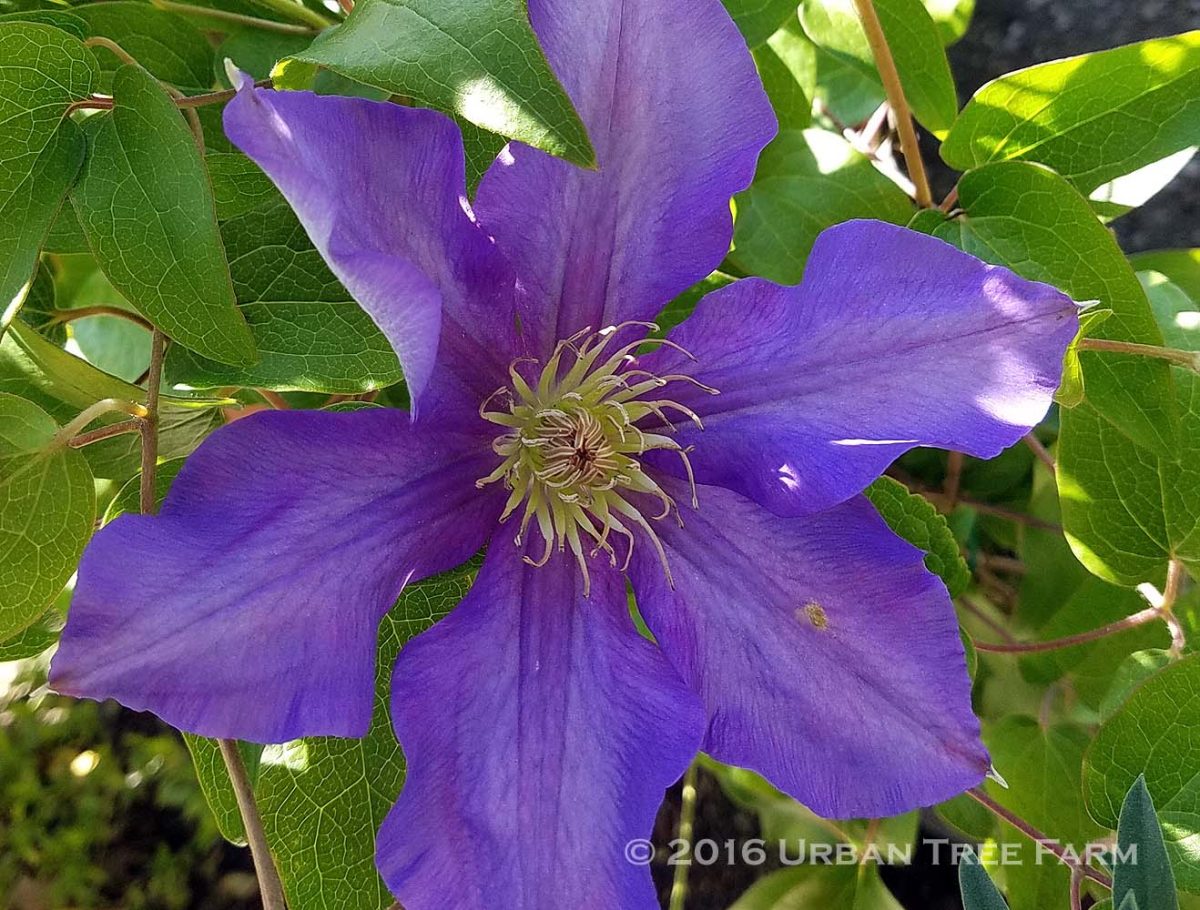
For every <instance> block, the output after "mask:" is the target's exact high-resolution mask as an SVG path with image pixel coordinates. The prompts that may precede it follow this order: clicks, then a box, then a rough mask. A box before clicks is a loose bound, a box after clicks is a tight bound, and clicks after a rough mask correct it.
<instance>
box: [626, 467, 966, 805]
mask: <svg viewBox="0 0 1200 910" xmlns="http://www.w3.org/2000/svg"><path fill="white" fill-rule="evenodd" d="M665 483H666V484H667V485H668V489H669V491H670V492H672V493H673V494H674V495H676V496H677V497H680V501H685V500H684V499H683V498H682V497H685V496H686V492H687V491H686V488H685V487H684V486H683V484H682V482H680V481H672V480H668V481H665ZM699 497H700V510H699V511H698V512H693V511H690V510H688V511H685V513H684V516H683V518H684V522H685V526H684V527H682V528H680V527H677V526H676V525H675V523H674V522H670V521H664V522H662V523H661V528H657V529H656V530H658V532H659V534H660V535H661V536H662V540H663V545H664V547H665V549H666V554H667V559H668V561H669V563H670V567H671V572H672V574H673V577H674V582H675V584H674V588H672V587H671V586H670V585H669V584H668V583H667V581H666V579H665V577H664V574H663V570H662V566H661V565H660V563H659V561H658V559H657V557H656V556H655V554H654V553H653V552H652V551H651V550H650V549H649V548H647V547H644V546H641V545H639V548H638V549H637V550H635V554H634V564H633V567H632V577H633V585H634V591H635V592H636V594H637V598H638V608H639V609H640V610H641V612H642V616H643V617H644V618H645V620H646V624H647V625H648V626H649V627H650V631H652V632H653V633H654V635H655V637H656V638H657V640H658V642H659V645H660V647H661V648H662V650H663V653H665V654H666V655H667V657H668V658H669V659H670V660H671V661H672V663H674V664H675V666H676V667H677V668H678V669H679V671H680V673H681V674H682V675H683V677H684V678H685V679H686V680H688V682H689V683H690V684H691V685H692V686H693V687H694V688H695V689H696V691H698V692H700V693H701V696H702V697H703V699H704V702H705V705H706V706H707V709H708V716H709V722H708V732H707V734H706V737H705V741H704V744H703V745H702V746H701V748H702V749H703V750H704V751H705V752H708V753H709V754H711V755H712V757H713V758H715V759H717V760H719V761H724V762H728V763H730V764H734V765H741V766H743V767H747V768H751V769H753V770H755V771H758V772H760V773H761V774H763V775H764V776H765V777H766V778H767V779H768V780H770V781H771V782H772V783H773V784H775V785H776V786H777V787H779V788H781V789H782V790H785V791H786V792H788V793H790V794H791V795H793V796H794V797H796V798H797V799H799V800H800V801H801V802H802V803H804V804H805V805H807V806H808V807H809V808H811V809H812V810H813V811H814V812H817V813H819V814H820V815H824V816H826V817H831V818H847V817H878V816H885V815H895V814H897V813H900V812H905V811H907V810H909V809H913V808H916V807H917V806H924V805H929V804H931V803H936V802H938V801H940V800H944V799H948V798H949V797H951V796H954V795H955V794H957V793H960V792H962V791H963V790H966V789H968V788H970V787H972V786H974V785H976V784H978V783H979V782H980V780H981V779H982V778H983V776H984V774H985V772H986V771H987V769H988V766H989V762H988V756H987V753H986V751H985V750H984V748H983V745H982V744H981V742H980V740H979V722H978V720H976V718H975V715H974V714H973V713H972V712H971V681H970V679H969V677H968V676H967V668H966V663H965V661H964V658H963V647H962V643H961V641H960V639H959V635H958V623H957V621H956V619H955V615H954V609H953V607H952V606H951V603H950V598H949V596H948V595H947V593H946V589H945V587H944V586H943V585H942V583H941V582H940V581H939V580H938V579H937V578H936V577H935V576H933V575H931V574H930V573H929V572H928V571H927V570H926V569H925V566H924V564H923V561H922V554H921V552H920V551H918V550H917V549H916V548H914V547H912V546H910V545H909V544H907V543H905V542H904V541H902V540H900V539H899V538H898V537H896V536H895V535H894V534H893V533H892V532H891V530H890V529H889V528H888V527H887V525H886V524H884V522H883V520H882V519H881V518H880V517H879V516H878V514H876V512H875V510H874V508H873V507H872V506H871V505H870V503H869V502H867V501H866V499H865V498H863V497H855V498H854V499H853V500H851V501H849V502H847V503H844V504H842V505H840V506H838V507H836V508H834V509H831V510H830V511H828V512H824V513H822V514H819V515H811V516H804V517H801V518H782V517H779V516H776V515H773V514H771V513H770V512H768V511H767V510H766V509H763V508H762V507H761V506H759V505H757V504H756V503H753V502H751V501H750V500H748V499H745V498H743V497H741V496H739V495H738V494H736V493H733V492H731V491H729V490H725V489H722V488H720V487H701V488H700V490H699Z"/></svg>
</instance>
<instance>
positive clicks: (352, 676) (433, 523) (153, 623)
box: [50, 408, 503, 742]
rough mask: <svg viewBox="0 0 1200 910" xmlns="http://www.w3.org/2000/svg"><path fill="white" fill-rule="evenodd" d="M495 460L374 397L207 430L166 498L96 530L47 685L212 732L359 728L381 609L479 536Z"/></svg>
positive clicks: (493, 514)
mask: <svg viewBox="0 0 1200 910" xmlns="http://www.w3.org/2000/svg"><path fill="white" fill-rule="evenodd" d="M492 461H494V456H492V455H491V453H490V451H489V450H488V448H487V445H486V442H483V443H481V442H480V440H479V439H477V438H473V437H458V436H451V435H449V434H444V433H435V432H430V431H425V430H418V429H416V428H414V426H413V425H412V423H411V421H410V420H409V418H408V415H407V414H405V413H403V412H401V411H393V410H387V409H383V408H380V409H377V410H376V409H372V410H364V411H358V412H354V413H347V414H336V413H326V412H319V411H308V412H306V411H292V412H284V411H276V412H270V413H261V414H255V415H252V416H250V417H247V418H244V419H243V420H239V421H237V422H236V423H234V424H231V425H230V426H228V427H225V428H223V429H221V430H219V431H217V432H216V433H214V434H213V435H212V436H211V437H210V438H209V439H208V440H206V441H205V443H204V444H203V445H202V446H201V447H200V448H199V449H198V450H197V451H196V453H195V454H194V455H192V456H191V458H190V459H189V460H188V462H187V463H186V464H185V466H184V468H183V470H182V471H181V472H180V474H179V476H178V477H177V478H176V480H175V483H174V485H173V486H172V488H171V492H170V493H169V494H168V496H167V498H166V501H165V502H164V503H163V507H162V511H161V512H160V514H158V515H152V516H151V515H147V516H143V515H125V516H122V517H120V518H118V519H116V520H115V521H114V522H112V523H111V524H110V525H108V526H107V527H105V528H104V529H103V530H101V531H100V532H99V533H98V534H97V535H96V536H95V537H94V538H93V540H92V542H91V544H90V545H89V546H88V548H87V551H86V552H85V553H84V556H83V561H82V563H81V564H80V567H79V581H78V584H77V586H76V589H75V596H74V599H73V601H72V604H71V609H70V612H69V615H68V617H67V626H66V629H64V631H63V636H62V643H61V644H60V646H59V650H58V653H57V654H56V655H55V657H54V660H53V663H52V665H51V671H50V684H51V686H52V687H53V688H55V689H57V690H58V691H59V692H63V693H66V694H70V695H75V696H81V697H88V698H96V699H101V698H115V699H116V700H117V701H119V702H120V703H121V704H123V705H125V706H126V707H129V708H133V709H135V710H143V711H152V712H154V713H155V714H157V715H158V716H159V717H161V718H162V719H163V720H165V721H167V722H168V723H169V724H171V725H172V726H175V727H178V728H180V729H182V730H190V731H192V732H195V733H201V734H204V735H205V736H219V737H226V738H235V737H236V738H238V739H246V740H253V741H256V742H284V741H287V740H290V739H295V738H296V737H299V736H312V735H318V734H330V735H336V736H362V735H363V734H365V733H366V731H367V727H368V725H369V723H370V718H371V706H372V701H373V693H374V684H373V679H374V663H375V641H376V633H377V629H378V625H379V620H380V619H381V618H382V616H383V614H384V613H386V612H387V610H388V609H389V608H390V607H391V606H392V604H393V603H394V602H395V600H396V597H397V596H398V595H399V593H400V591H401V589H402V588H403V587H404V585H405V584H406V583H407V582H409V581H415V580H417V579H420V578H423V577H426V576H429V575H432V574H434V573H437V572H442V571H445V570H447V569H450V568H452V567H454V566H455V565H458V564H459V563H461V562H463V561H464V560H466V559H468V558H470V556H471V555H472V554H473V553H475V552H476V551H477V550H478V549H479V547H480V546H482V545H483V543H484V541H485V540H486V539H487V536H488V534H489V533H490V531H491V529H492V528H493V526H494V524H493V523H494V522H495V520H496V518H497V516H498V513H499V506H500V505H502V502H503V498H502V497H501V499H500V501H499V502H497V500H496V498H495V496H493V495H484V494H482V493H481V492H480V491H478V490H476V489H475V485H474V480H475V478H477V477H479V476H481V475H482V474H484V473H486V472H487V471H488V470H490V465H491V462H492Z"/></svg>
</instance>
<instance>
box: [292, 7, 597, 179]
mask: <svg viewBox="0 0 1200 910" xmlns="http://www.w3.org/2000/svg"><path fill="white" fill-rule="evenodd" d="M294 59H297V60H302V61H306V62H309V63H316V64H319V65H321V66H325V67H328V68H329V69H331V70H333V71H334V72H337V73H341V74H342V75H344V76H348V77H349V78H351V79H355V80H357V81H359V82H364V83H366V84H368V85H373V86H376V87H378V88H381V89H384V90H385V91H388V92H391V93H394V94H398V95H406V96H409V97H411V98H413V99H414V100H415V101H416V102H418V103H419V104H422V105H425V106H428V107H433V108H437V109H438V110H442V111H446V112H447V113H451V114H455V115H457V116H460V117H462V118H464V119H466V120H468V121H470V122H471V123H474V124H475V125H476V126H480V127H483V128H484V129H486V130H491V131H492V132H494V133H500V134H502V135H505V136H509V137H511V138H513V139H519V140H521V141H522V142H526V143H528V144H529V145H532V146H534V147H536V148H540V149H542V150H543V151H546V152H549V153H550V154H552V155H558V156H560V157H563V158H566V159H567V160H569V161H573V162H575V163H576V164H580V165H584V166H589V167H590V166H593V165H594V164H595V161H596V153H595V151H594V150H593V149H592V145H591V142H590V141H589V140H588V137H587V131H586V129H585V128H584V125H583V121H581V120H580V119H579V115H578V114H577V113H576V112H575V109H574V108H573V107H572V106H571V99H570V98H568V97H567V93H566V92H565V91H564V90H563V88H562V86H561V85H559V83H558V80H557V79H556V78H555V76H554V73H553V72H552V71H551V69H550V65H549V63H547V61H546V57H545V55H544V54H543V53H542V50H541V47H540V46H539V45H538V42H537V37H536V36H535V35H534V32H533V27H532V26H531V25H530V24H529V16H528V13H527V11H526V8H525V3H523V2H521V3H516V2H511V0H459V2H457V3H441V2H438V0H360V2H359V3H357V4H356V5H355V7H354V11H353V12H352V13H351V14H350V16H349V18H348V19H347V20H346V21H345V22H344V23H343V24H342V25H340V26H338V27H337V28H335V29H331V30H330V31H327V32H325V33H324V34H323V35H321V36H320V37H319V38H317V40H316V41H314V42H313V44H312V46H311V47H310V48H308V50H306V51H303V52H302V53H300V54H297V55H296V56H295V58H294Z"/></svg>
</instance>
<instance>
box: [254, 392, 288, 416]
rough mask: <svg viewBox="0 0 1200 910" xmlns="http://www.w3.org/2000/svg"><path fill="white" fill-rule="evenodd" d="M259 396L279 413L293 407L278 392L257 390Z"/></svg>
mask: <svg viewBox="0 0 1200 910" xmlns="http://www.w3.org/2000/svg"><path fill="white" fill-rule="evenodd" d="M254 391H256V392H258V394H259V396H260V397H261V398H262V400H263V401H265V402H266V403H267V404H269V405H270V406H271V407H273V408H274V409H275V410H277V411H286V410H288V409H289V408H290V407H291V405H290V404H288V403H287V399H286V398H284V397H283V396H282V395H280V394H279V393H278V392H272V391H271V390H270V389H255V390H254Z"/></svg>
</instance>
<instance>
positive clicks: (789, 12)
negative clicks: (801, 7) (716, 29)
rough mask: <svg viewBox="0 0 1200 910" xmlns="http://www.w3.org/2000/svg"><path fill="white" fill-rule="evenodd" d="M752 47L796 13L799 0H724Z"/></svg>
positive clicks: (765, 38)
mask: <svg viewBox="0 0 1200 910" xmlns="http://www.w3.org/2000/svg"><path fill="white" fill-rule="evenodd" d="M722 2H723V3H724V4H725V9H727V10H729V15H730V17H731V18H732V19H733V21H734V22H735V23H736V24H737V27H738V28H739V29H740V30H741V32H742V37H743V38H745V39H746V43H747V44H748V45H750V47H751V48H758V46H759V45H760V44H762V43H763V42H764V41H766V40H767V39H768V38H770V37H771V35H773V34H774V33H775V31H776V30H777V29H778V28H779V27H780V26H781V25H783V22H784V20H785V19H787V18H788V17H789V16H794V15H795V14H796V5H797V3H798V2H799V0H722Z"/></svg>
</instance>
